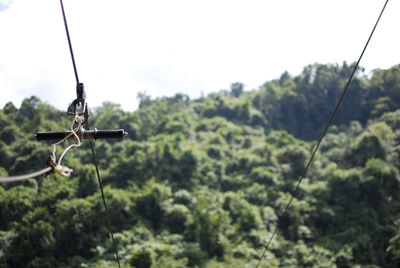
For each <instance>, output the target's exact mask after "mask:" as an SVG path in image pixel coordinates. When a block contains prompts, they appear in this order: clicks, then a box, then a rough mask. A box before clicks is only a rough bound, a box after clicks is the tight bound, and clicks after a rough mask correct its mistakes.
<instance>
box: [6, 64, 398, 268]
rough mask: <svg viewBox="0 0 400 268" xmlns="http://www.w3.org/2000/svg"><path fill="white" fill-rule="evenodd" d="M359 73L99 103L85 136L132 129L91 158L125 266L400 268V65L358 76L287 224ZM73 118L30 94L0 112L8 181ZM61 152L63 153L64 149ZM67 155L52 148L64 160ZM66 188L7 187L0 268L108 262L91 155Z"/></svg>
mask: <svg viewBox="0 0 400 268" xmlns="http://www.w3.org/2000/svg"><path fill="white" fill-rule="evenodd" d="M352 68H353V65H349V64H347V63H344V64H342V65H338V64H326V65H323V64H313V65H310V66H307V67H305V68H304V70H303V72H302V73H301V74H300V75H298V76H291V75H290V74H289V73H287V72H285V73H283V74H282V76H281V77H280V78H279V79H277V80H273V81H268V82H266V83H265V84H264V85H262V86H261V87H260V88H259V89H257V90H253V91H245V90H244V85H243V84H242V83H240V82H235V83H232V85H231V91H227V90H222V91H221V92H215V93H212V94H210V95H208V96H206V97H202V98H199V99H194V100H191V99H190V98H189V97H188V96H186V95H183V94H176V95H175V96H173V97H161V98H156V99H151V98H150V97H149V96H147V95H146V94H145V93H140V94H139V96H138V97H139V99H140V105H139V108H138V109H137V110H136V111H134V112H126V111H124V110H122V109H121V107H120V106H119V105H118V104H114V103H110V102H105V103H104V104H103V105H102V106H101V107H97V108H96V109H94V110H93V111H92V115H91V117H90V120H91V126H92V127H96V128H98V129H101V128H103V129H112V128H124V129H125V130H126V131H128V132H129V136H128V137H126V138H125V139H124V140H122V141H119V140H111V141H106V140H98V141H96V151H97V156H98V162H99V166H100V169H101V173H102V177H103V180H104V186H105V189H104V191H105V196H106V200H107V204H108V207H109V211H110V217H111V228H112V232H113V233H114V236H115V239H116V242H117V248H118V253H119V256H120V259H121V263H122V265H123V266H124V267H138V268H145V267H245V265H246V264H249V265H250V266H249V267H252V266H255V265H256V264H257V263H258V261H259V259H260V257H261V254H262V252H263V250H264V247H265V244H266V242H267V241H268V239H269V238H270V236H271V235H272V232H273V231H274V228H275V227H276V226H277V225H279V231H278V233H277V235H276V236H275V238H274V239H273V241H272V243H271V246H270V248H269V250H268V251H267V252H266V258H265V259H264V260H263V261H262V262H261V267H361V266H363V267H367V266H368V265H369V266H368V267H397V266H400V176H399V169H400V160H399V159H400V157H399V156H400V155H399V153H400V89H399V85H400V83H399V82H400V65H399V66H394V67H392V68H390V69H387V70H375V71H374V72H373V73H372V74H371V75H369V76H366V75H364V74H363V72H362V71H360V72H358V73H357V74H356V76H355V78H354V80H353V82H352V83H351V85H350V88H349V91H348V93H347V95H346V96H345V98H344V101H343V103H342V106H341V107H340V109H339V111H338V114H337V116H336V118H335V120H334V121H333V125H332V126H331V128H330V130H329V132H328V134H327V135H326V137H325V139H324V140H323V143H322V144H321V147H320V152H319V153H318V154H317V155H316V158H315V160H314V162H313V163H312V165H311V167H310V169H309V170H308V173H307V175H306V177H305V178H304V180H303V183H302V185H301V188H300V190H299V192H298V194H297V195H296V196H295V198H294V199H293V202H292V206H291V207H290V209H289V210H288V213H287V214H286V215H283V214H282V212H283V210H284V208H285V206H286V205H287V202H288V201H289V199H290V197H291V193H292V192H293V190H294V189H295V186H296V184H297V180H298V178H299V176H300V175H301V174H302V172H303V171H304V168H305V165H306V164H307V161H308V160H309V158H310V154H311V152H312V149H313V148H314V146H315V144H316V139H317V138H319V136H320V134H321V131H322V129H323V127H324V126H325V124H326V122H327V120H328V117H329V114H330V113H331V111H332V110H333V108H334V105H335V103H336V101H337V99H338V97H339V95H340V91H341V90H342V89H343V87H344V84H345V83H346V82H347V79H348V77H349V74H350V72H351V70H352ZM71 121H72V118H70V117H68V116H67V115H66V114H65V112H63V111H58V110H56V109H54V108H53V107H51V106H50V105H48V104H46V103H43V102H42V101H41V100H40V99H38V98H37V97H34V96H33V97H31V98H28V99H25V100H24V101H23V102H22V104H21V106H20V108H17V107H16V106H15V105H14V104H13V103H11V102H9V103H7V104H6V105H5V106H4V107H3V109H1V110H0V175H2V176H7V175H10V176H11V175H17V174H25V173H28V172H31V171H35V170H38V169H41V168H42V167H43V166H44V165H45V161H46V159H47V157H48V156H49V155H50V154H51V152H52V147H50V146H49V144H48V143H44V142H37V141H35V140H34V137H33V136H34V133H35V132H37V131H55V130H63V129H68V128H69V126H70V122H71ZM62 146H64V145H63V144H60V145H58V148H59V149H60V150H61V147H62ZM60 150H58V151H60ZM64 161H65V164H66V165H67V166H68V167H71V168H73V169H74V173H73V176H72V177H62V176H60V175H51V176H50V177H49V178H38V179H31V180H28V181H26V182H23V183H13V184H7V185H1V186H0V267H109V266H113V265H114V263H115V259H114V253H113V247H112V243H111V241H110V240H109V236H108V229H107V225H106V222H105V214H104V209H103V204H102V199H101V196H100V193H99V191H98V185H97V179H96V173H95V169H94V167H93V166H92V164H91V163H92V162H91V152H90V149H89V146H88V144H87V143H86V142H84V143H83V145H82V146H81V147H79V148H73V149H71V150H70V151H69V152H68V153H67V155H66V156H65V160H64Z"/></svg>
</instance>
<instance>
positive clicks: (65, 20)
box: [60, 0, 79, 85]
mask: <svg viewBox="0 0 400 268" xmlns="http://www.w3.org/2000/svg"><path fill="white" fill-rule="evenodd" d="M60 4H61V11H62V14H63V19H64V26H65V32H66V34H67V39H68V47H69V53H70V54H71V60H72V65H73V66H74V73H75V79H76V84H77V85H78V84H79V77H78V71H77V69H76V64H75V57H74V51H73V49H72V43H71V37H70V36H69V30H68V24H67V17H66V16H65V11H64V4H63V1H62V0H60Z"/></svg>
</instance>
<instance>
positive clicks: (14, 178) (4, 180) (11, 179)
mask: <svg viewBox="0 0 400 268" xmlns="http://www.w3.org/2000/svg"><path fill="white" fill-rule="evenodd" d="M52 169H53V168H52V167H47V168H44V169H42V170H39V171H36V172H32V173H29V174H25V175H20V176H11V177H0V183H10V182H17V181H25V180H28V179H32V178H35V177H39V176H42V175H44V174H46V173H49V172H50V171H51V170H52Z"/></svg>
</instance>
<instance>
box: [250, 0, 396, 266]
mask: <svg viewBox="0 0 400 268" xmlns="http://www.w3.org/2000/svg"><path fill="white" fill-rule="evenodd" d="M388 2H389V0H386V2H385V4H384V6H383V8H382V10H381V12H380V14H379V17H378V19H377V21H376V23H375V25H374V28H373V29H372V31H371V34H370V35H369V38H368V40H367V42H366V44H365V46H364V49H363V50H362V52H361V55H360V57H359V58H358V61H357V63H356V65H355V66H354V68H353V72H352V73H351V75H350V77H349V80H348V81H347V84H346V86H345V87H344V89H343V91H342V94H341V95H340V98H339V100H338V101H337V103H336V106H335V109H334V110H333V112H332V113H331V115H330V117H329V120H328V123H327V124H326V126H325V128H324V130H323V132H322V134H321V137H320V138H319V140H318V143H317V145H316V146H315V148H314V151H313V153H312V155H311V158H310V160H309V161H308V163H307V165H306V167H305V169H304V172H303V174H302V175H301V177H300V178H299V180H298V183H297V186H296V188H295V190H294V191H293V193H292V195H291V197H290V199H289V202H288V204H287V205H286V207H285V209H284V211H283V214H282V216H281V217H284V216H285V215H286V213H287V211H288V209H289V207H290V204H291V203H292V201H293V198H294V197H295V196H296V194H297V192H298V190H299V188H300V184H301V182H302V180H303V178H304V177H305V176H306V174H307V170H308V168H309V167H310V165H311V163H312V161H313V159H314V156H315V154H316V153H317V151H318V148H319V146H320V144H321V142H322V140H323V138H324V136H325V134H326V132H327V131H328V128H329V126H330V125H331V123H332V121H333V118H334V117H335V114H336V112H337V110H338V108H339V106H340V103H341V102H342V100H343V97H344V95H345V94H346V92H347V90H348V87H349V85H350V82H351V80H352V79H353V76H354V74H355V73H356V71H357V69H358V65H359V64H360V61H361V59H362V57H363V56H364V52H365V50H366V49H367V47H368V44H369V42H370V40H371V38H372V35H373V34H374V32H375V29H376V27H377V26H378V23H379V21H380V19H381V17H382V14H383V12H384V11H385V8H386V6H387V3H388ZM278 229H279V224H277V225H276V227H275V229H274V232H273V233H272V235H271V237H270V239H269V240H268V243H267V245H266V246H265V248H264V251H263V253H262V255H261V257H260V260H259V262H258V263H257V265H256V268H258V266H259V265H260V264H261V262H262V260H263V259H264V257H265V253H266V252H267V250H268V248H269V245H270V244H271V241H272V239H273V238H274V236H275V234H276V232H277V231H278Z"/></svg>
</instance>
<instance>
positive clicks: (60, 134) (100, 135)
mask: <svg viewBox="0 0 400 268" xmlns="http://www.w3.org/2000/svg"><path fill="white" fill-rule="evenodd" d="M70 134H72V131H71V130H64V131H50V132H37V133H36V134H35V137H36V140H38V141H48V140H62V139H64V138H66V137H67V136H68V135H70ZM77 135H78V137H79V138H80V139H84V140H89V139H95V140H97V139H122V138H124V137H125V136H127V135H128V133H127V132H126V131H125V130H123V129H115V130H97V129H94V130H84V131H83V133H79V132H77ZM68 139H75V136H74V135H70V137H69V138H68Z"/></svg>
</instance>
